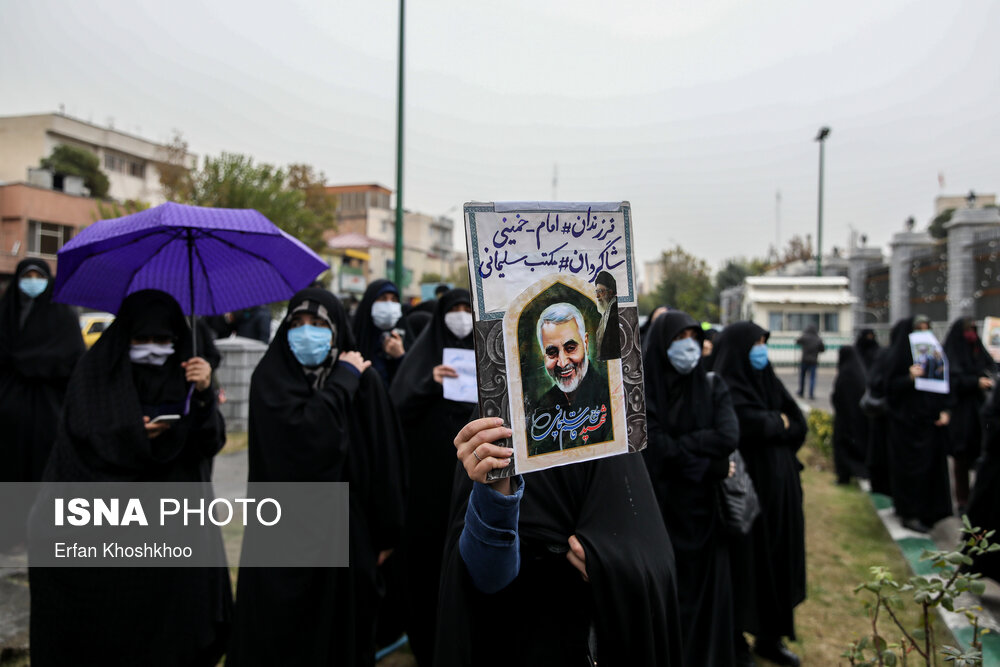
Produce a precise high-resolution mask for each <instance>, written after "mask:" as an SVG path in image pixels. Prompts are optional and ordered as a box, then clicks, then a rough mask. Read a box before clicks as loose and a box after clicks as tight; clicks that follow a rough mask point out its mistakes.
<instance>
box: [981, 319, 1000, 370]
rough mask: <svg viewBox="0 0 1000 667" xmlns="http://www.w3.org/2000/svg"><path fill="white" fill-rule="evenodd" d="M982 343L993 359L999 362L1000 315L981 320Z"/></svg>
mask: <svg viewBox="0 0 1000 667" xmlns="http://www.w3.org/2000/svg"><path fill="white" fill-rule="evenodd" d="M983 345H985V346H986V349H987V350H988V351H989V353H990V356H991V357H993V361H996V362H1000V317H987V318H986V319H984V320H983Z"/></svg>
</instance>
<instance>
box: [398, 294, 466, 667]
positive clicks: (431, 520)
mask: <svg viewBox="0 0 1000 667" xmlns="http://www.w3.org/2000/svg"><path fill="white" fill-rule="evenodd" d="M446 347H457V348H463V349H467V350H471V349H472V301H471V298H470V296H469V292H468V291H466V290H464V289H453V290H451V291H449V292H447V293H445V294H444V295H443V296H442V297H441V298H440V299H439V300H438V302H437V305H436V308H435V310H434V314H433V318H432V320H431V323H430V325H429V326H428V327H427V328H426V329H425V330H424V332H423V333H422V334H421V336H420V337H419V338H418V339H417V342H416V343H415V344H414V345H413V347H412V348H410V350H409V351H408V352H407V353H406V358H405V360H404V361H403V363H402V365H401V366H400V367H399V372H398V373H397V374H396V379H395V380H393V383H392V389H391V390H390V395H391V396H392V401H393V403H394V404H395V406H396V410H397V412H398V414H399V419H400V422H401V423H402V426H403V432H404V433H405V434H406V446H407V449H408V450H409V451H410V457H409V461H410V479H419V480H421V481H420V484H419V485H414V487H413V488H412V489H411V493H410V496H409V498H408V499H407V503H406V504H407V508H408V514H407V520H406V527H405V529H404V533H403V556H404V558H403V561H404V568H405V572H406V586H407V594H406V599H407V603H406V607H407V614H406V616H407V622H406V631H407V634H408V635H409V638H410V646H411V647H412V648H413V653H414V655H416V657H417V662H418V663H420V664H421V665H424V664H427V665H429V664H432V660H433V655H434V648H433V647H434V632H435V617H436V609H437V589H438V576H439V573H440V570H441V554H442V551H443V550H444V540H445V534H446V531H447V527H448V508H449V503H450V499H451V486H452V481H453V479H454V472H455V448H454V446H453V445H452V442H451V441H452V439H453V438H454V436H455V433H457V432H458V431H459V430H461V428H462V426H464V425H465V424H466V422H468V421H469V415H470V414H472V410H473V407H474V406H473V404H471V403H461V402H457V401H451V400H448V399H446V398H445V397H444V394H443V391H442V383H443V381H444V378H446V377H458V374H457V373H456V372H455V369H453V368H451V367H450V366H446V365H444V364H443V363H442V355H443V354H444V348H446Z"/></svg>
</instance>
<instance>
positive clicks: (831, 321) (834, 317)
mask: <svg viewBox="0 0 1000 667" xmlns="http://www.w3.org/2000/svg"><path fill="white" fill-rule="evenodd" d="M823 331H840V314H839V313H823Z"/></svg>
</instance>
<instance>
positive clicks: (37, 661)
mask: <svg viewBox="0 0 1000 667" xmlns="http://www.w3.org/2000/svg"><path fill="white" fill-rule="evenodd" d="M173 414H179V415H182V417H181V418H180V419H179V420H177V421H174V422H169V423H164V422H160V423H152V419H153V418H155V417H157V416H159V415H173ZM224 442H225V427H224V424H223V421H222V416H221V415H220V414H219V411H218V410H217V409H216V400H215V392H214V391H213V390H212V387H211V368H210V366H209V364H208V362H207V361H205V360H204V359H202V358H201V357H192V350H191V330H190V329H189V328H188V325H187V323H186V322H185V320H184V316H183V314H182V313H181V309H180V306H178V305H177V302H176V301H175V300H174V299H173V297H171V296H170V295H168V294H165V293H163V292H160V291H157V290H142V291H140V292H135V293H134V294H131V295H129V296H128V297H127V298H126V299H125V300H124V301H123V302H122V305H121V308H120V309H119V310H118V316H117V317H116V319H115V321H114V322H113V323H112V324H111V326H109V327H108V329H107V330H106V331H105V332H104V333H103V334H102V335H101V337H100V339H99V340H98V341H97V342H96V343H95V344H94V346H93V347H92V348H91V349H90V351H89V352H87V353H86V354H85V355H84V356H83V358H82V359H80V362H79V363H78V364H77V367H76V370H75V371H74V372H73V376H72V377H71V378H70V381H69V386H68V388H67V391H66V403H65V408H64V410H63V413H62V418H61V420H60V423H59V435H58V437H57V438H56V442H55V445H54V446H53V448H52V455H51V456H50V457H49V462H48V465H47V466H46V468H45V473H44V475H43V478H44V479H45V480H46V481H52V482H205V483H207V482H208V481H209V480H208V479H207V478H206V477H205V471H206V470H207V469H208V466H207V465H206V462H207V461H208V460H209V459H211V457H212V456H214V455H215V454H216V453H217V452H218V451H219V449H221V448H222V445H223V444H224ZM147 511H148V510H147ZM40 514H44V513H40ZM33 516H34V520H35V521H40V522H42V523H41V524H36V526H37V527H39V528H40V529H41V528H42V526H43V524H44V523H45V521H46V519H47V518H48V517H44V516H40V515H39V514H36V515H33ZM204 538H205V540H206V541H207V543H208V544H209V548H213V549H217V550H219V551H220V552H221V550H222V540H221V536H220V534H219V529H218V528H216V527H214V526H210V527H206V528H205V534H204ZM30 576H31V664H33V665H39V666H41V667H45V666H46V665H59V666H61V665H73V664H82V663H87V662H93V661H95V660H96V661H98V662H100V663H101V664H107V665H136V664H141V665H163V666H173V665H193V666H197V665H204V666H206V667H207V666H211V665H215V664H216V662H218V660H219V658H220V657H221V656H222V653H223V650H224V649H225V645H226V640H227V638H228V630H229V621H230V616H231V613H232V593H231V591H230V588H229V573H228V572H227V571H226V568H224V567H217V568H193V567H192V568H165V567H149V568H54V567H49V568H46V567H40V568H32V570H31V575H30Z"/></svg>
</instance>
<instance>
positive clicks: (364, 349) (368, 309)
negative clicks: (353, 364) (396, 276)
mask: <svg viewBox="0 0 1000 667" xmlns="http://www.w3.org/2000/svg"><path fill="white" fill-rule="evenodd" d="M386 292H389V293H392V294H395V295H397V296H398V295H399V288H397V287H396V285H395V283H393V282H392V281H391V280H386V279H384V278H381V279H379V280H374V281H372V283H371V284H370V285H369V286H368V289H366V290H365V295H364V296H363V297H361V303H360V304H358V309H357V310H356V311H355V312H354V340H355V341H357V345H358V351H359V352H361V356H363V357H364V358H365V359H367V360H368V361H371V362H372V363H374V360H375V356H376V355H377V354H380V353H381V352H382V345H381V337H382V330H381V329H379V328H378V327H377V326H375V323H374V322H373V321H372V305H373V304H374V303H375V299H377V298H378V297H379V296H380V295H382V294H385V293H386Z"/></svg>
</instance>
